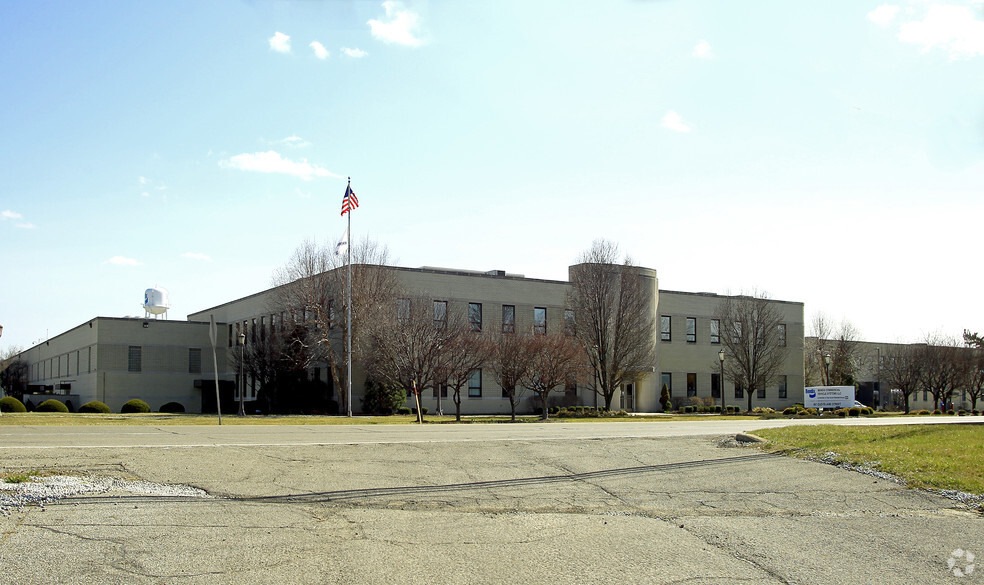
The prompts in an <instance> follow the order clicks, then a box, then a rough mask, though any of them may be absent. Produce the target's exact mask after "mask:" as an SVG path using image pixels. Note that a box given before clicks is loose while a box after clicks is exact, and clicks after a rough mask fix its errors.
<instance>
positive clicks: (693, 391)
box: [687, 374, 697, 396]
mask: <svg viewBox="0 0 984 585" xmlns="http://www.w3.org/2000/svg"><path fill="white" fill-rule="evenodd" d="M687 396H697V374H687Z"/></svg>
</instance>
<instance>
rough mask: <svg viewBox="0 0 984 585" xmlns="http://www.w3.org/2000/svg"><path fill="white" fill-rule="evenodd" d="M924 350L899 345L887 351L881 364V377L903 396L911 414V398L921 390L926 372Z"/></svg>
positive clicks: (906, 409)
mask: <svg viewBox="0 0 984 585" xmlns="http://www.w3.org/2000/svg"><path fill="white" fill-rule="evenodd" d="M924 365H925V361H924V359H923V349H922V347H921V346H918V345H898V346H894V347H890V348H888V349H887V350H886V352H885V355H884V356H883V358H882V360H881V363H880V364H879V377H880V378H881V380H882V383H883V384H885V386H887V387H888V388H891V389H892V391H895V390H898V391H899V393H900V394H902V405H903V407H904V410H905V413H906V414H909V410H910V409H909V397H910V396H912V395H913V394H915V393H916V391H917V390H919V388H920V386H921V384H922V381H923V373H924V370H925V367H924Z"/></svg>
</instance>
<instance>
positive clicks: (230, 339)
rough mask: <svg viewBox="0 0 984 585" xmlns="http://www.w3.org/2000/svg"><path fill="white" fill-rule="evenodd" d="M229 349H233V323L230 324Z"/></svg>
mask: <svg viewBox="0 0 984 585" xmlns="http://www.w3.org/2000/svg"><path fill="white" fill-rule="evenodd" d="M229 347H232V323H229Z"/></svg>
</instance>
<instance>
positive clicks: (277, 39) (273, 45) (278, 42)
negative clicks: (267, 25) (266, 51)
mask: <svg viewBox="0 0 984 585" xmlns="http://www.w3.org/2000/svg"><path fill="white" fill-rule="evenodd" d="M268 40H269V41H270V50H272V51H276V52H278V53H290V36H289V35H285V34H284V33H282V32H280V31H277V32H275V33H274V34H273V36H272V37H270V38H269V39H268Z"/></svg>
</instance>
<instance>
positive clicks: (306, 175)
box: [219, 150, 341, 181]
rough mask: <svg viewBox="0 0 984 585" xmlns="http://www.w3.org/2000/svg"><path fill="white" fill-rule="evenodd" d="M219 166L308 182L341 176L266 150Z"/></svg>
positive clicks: (242, 156)
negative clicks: (291, 177) (315, 178)
mask: <svg viewBox="0 0 984 585" xmlns="http://www.w3.org/2000/svg"><path fill="white" fill-rule="evenodd" d="M219 166H222V167H226V168H230V169H239V170H241V171H255V172H258V173H280V174H284V175H292V176H294V177H298V178H300V179H304V180H305V181H310V180H311V179H313V178H314V177H336V178H337V177H340V176H341V175H336V174H335V173H332V172H330V171H328V170H327V169H324V168H322V167H319V166H318V165H313V164H311V163H309V162H308V161H307V160H306V159H301V160H300V161H297V162H295V161H292V160H290V159H286V158H283V157H282V156H280V153H278V152H276V151H273V150H268V151H266V152H254V153H252V154H250V153H244V154H237V155H235V156H233V157H230V158H229V159H228V160H224V161H220V162H219Z"/></svg>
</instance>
